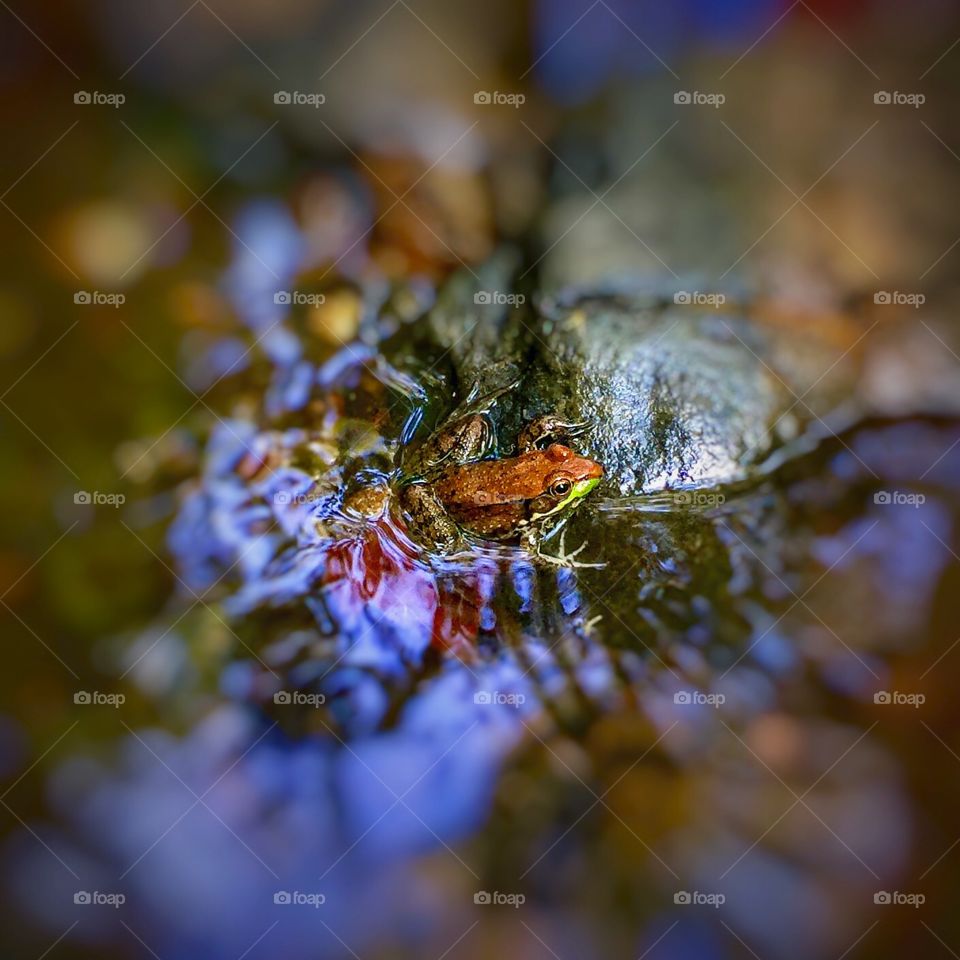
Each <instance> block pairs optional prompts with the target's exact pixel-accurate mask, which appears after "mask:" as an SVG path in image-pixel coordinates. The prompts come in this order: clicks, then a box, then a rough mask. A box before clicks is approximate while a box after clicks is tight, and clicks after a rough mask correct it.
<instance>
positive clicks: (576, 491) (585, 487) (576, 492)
mask: <svg viewBox="0 0 960 960" xmlns="http://www.w3.org/2000/svg"><path fill="white" fill-rule="evenodd" d="M599 482H600V478H599V477H590V479H588V480H578V481H577V482H576V483H575V484H574V485H573V489H571V491H570V495H569V496H568V497H567V498H566V499H565V500H561V501H560V503H558V504H557V505H556V506H555V507H554V508H553V509H552V510H548V511H547V512H546V513H539V514H536V516H534V517H532V518H531V519H533V520H539V519H542V518H543V517H552V516H553V515H554V514H555V513H559V512H560V511H561V510H563V509H564V508H566V507H569V506H570V504H571V503H574V502H575V501H577V500H579V499H581V498H582V497H585V496H586V495H587V494H588V493H589V492H590V491H591V490H592V489H593V488H594V487H595V486H596V485H597V484H598V483H599Z"/></svg>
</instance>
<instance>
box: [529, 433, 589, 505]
mask: <svg viewBox="0 0 960 960" xmlns="http://www.w3.org/2000/svg"><path fill="white" fill-rule="evenodd" d="M539 467H540V470H541V473H542V480H541V490H542V492H541V493H540V494H539V495H538V496H536V497H534V498H533V499H532V501H531V503H530V513H529V518H530V520H531V521H534V520H542V519H543V518H544V517H549V516H551V515H552V514H555V513H559V511H561V510H563V509H565V508H566V507H568V506H570V505H571V504H573V503H575V502H576V501H577V500H580V499H581V498H582V497H585V496H586V495H587V494H588V493H589V492H590V491H591V490H592V489H593V488H594V487H595V486H596V485H597V484H598V483H599V482H600V478H601V477H602V476H603V467H602V466H601V465H600V464H599V463H597V462H596V461H594V460H590V459H588V458H587V457H580V456H577V454H575V453H574V452H573V451H572V450H571V449H570V448H569V447H565V446H563V445H562V444H559V443H553V444H551V445H550V446H549V447H547V449H546V450H544V451H542V453H541V454H540V460H539Z"/></svg>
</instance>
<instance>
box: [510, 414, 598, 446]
mask: <svg viewBox="0 0 960 960" xmlns="http://www.w3.org/2000/svg"><path fill="white" fill-rule="evenodd" d="M585 426H586V423H570V422H569V421H567V420H561V419H560V418H559V417H557V416H554V415H553V414H546V415H544V416H542V417H537V418H536V419H534V420H531V421H530V422H529V423H528V424H527V425H526V426H525V427H524V428H523V429H522V430H521V431H520V435H519V437H517V447H518V451H517V452H518V453H530V451H531V450H538V449H540V448H541V447H542V446H544V442H545V441H548V442H549V443H562V444H563V445H564V446H569V444H570V440H571V439H572V438H573V437H574V436H576V435H577V433H579V432H580V431H581V430H582V429H583V428H584V427H585Z"/></svg>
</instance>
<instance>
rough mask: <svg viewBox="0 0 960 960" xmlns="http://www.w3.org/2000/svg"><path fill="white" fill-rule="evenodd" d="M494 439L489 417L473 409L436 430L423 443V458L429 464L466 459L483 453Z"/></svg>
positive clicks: (472, 458)
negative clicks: (424, 443) (474, 411)
mask: <svg viewBox="0 0 960 960" xmlns="http://www.w3.org/2000/svg"><path fill="white" fill-rule="evenodd" d="M495 443H496V436H495V434H494V429H493V424H492V423H491V422H490V420H489V418H488V417H485V416H483V415H482V414H479V413H474V414H470V415H468V416H466V417H461V418H460V419H459V420H455V421H454V422H453V423H450V424H448V425H447V426H445V427H443V428H442V429H440V430H438V431H437V434H436V436H434V437H433V438H432V439H431V440H430V441H428V443H427V444H426V445H425V447H424V451H423V455H424V460H425V462H426V463H427V465H428V466H430V467H438V466H446V465H447V464H457V463H469V462H470V461H471V460H479V459H481V458H482V457H484V456H485V455H486V454H487V453H488V452H489V451H490V450H491V449H492V448H493V446H494V445H495Z"/></svg>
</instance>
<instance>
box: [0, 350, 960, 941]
mask: <svg viewBox="0 0 960 960" xmlns="http://www.w3.org/2000/svg"><path fill="white" fill-rule="evenodd" d="M296 344H297V341H296V340H295V339H292V338H288V340H287V350H286V354H285V356H286V357H287V362H285V363H279V362H277V361H276V359H273V360H270V359H269V358H267V357H263V358H262V359H260V360H258V361H257V362H256V363H254V364H253V365H252V366H251V368H250V369H251V371H253V370H257V371H258V373H257V377H256V380H257V381H258V382H259V386H251V384H250V382H249V378H247V377H242V378H240V381H238V383H237V384H235V389H237V390H241V388H242V394H243V396H244V397H245V401H244V409H246V410H247V411H248V416H245V417H241V416H233V417H229V418H224V419H223V420H220V421H219V422H217V423H215V424H214V425H213V429H212V432H211V434H210V436H209V438H208V439H207V440H206V441H205V444H204V447H203V452H202V454H201V458H200V461H199V464H198V469H197V471H196V479H193V480H188V481H185V482H184V483H182V484H180V486H179V489H178V492H177V507H176V517H175V519H174V520H173V522H172V523H171V524H170V526H169V534H168V538H167V540H168V547H169V550H170V554H171V556H172V558H173V561H174V569H173V576H174V578H175V580H176V584H177V589H176V593H177V599H176V600H175V601H173V602H172V603H171V604H170V605H168V606H167V607H166V608H165V609H163V610H162V611H160V612H159V613H158V615H157V617H156V619H155V620H154V622H153V623H151V624H149V625H148V626H147V627H146V628H145V629H143V630H142V631H139V632H138V634H136V635H134V636H127V637H125V638H124V639H123V640H122V641H120V642H117V643H115V644H113V645H111V647H110V649H109V652H107V653H106V654H105V656H106V661H107V663H108V664H109V667H108V672H109V673H113V674H114V675H115V676H117V677H118V678H119V679H120V680H121V681H122V683H123V684H124V685H125V686H129V687H130V688H131V689H133V690H135V691H136V695H135V700H136V703H137V710H138V711H140V717H139V719H137V720H136V721H134V722H132V723H128V721H127V719H125V718H126V717H128V716H130V714H129V713H128V712H126V711H127V710H129V706H128V707H126V708H125V711H124V712H123V713H118V719H119V721H120V723H121V725H122V727H123V729H120V730H117V729H116V728H114V730H113V732H107V731H105V732H104V735H103V737H102V738H101V742H100V744H99V746H97V747H96V749H95V751H94V752H93V754H92V755H90V756H88V757H86V758H82V757H81V756H75V757H73V758H72V759H70V760H68V761H67V762H65V763H62V764H59V765H58V766H57V767H56V768H55V769H54V770H53V771H52V772H51V774H50V778H49V784H50V786H49V794H48V797H47V807H48V814H47V816H46V817H45V818H44V819H43V821H42V823H38V824H37V826H35V827H33V828H29V829H36V830H38V832H39V833H40V834H41V835H42V836H43V838H44V842H45V843H46V844H47V845H48V847H49V848H50V849H52V850H55V851H56V855H55V857H53V858H51V857H50V856H49V854H48V852H47V851H46V850H44V849H43V848H42V847H40V848H38V847H37V845H36V844H35V842H34V841H33V840H32V839H31V838H30V837H29V836H28V835H26V834H24V835H22V836H19V837H15V839H14V842H13V844H12V847H11V850H10V851H9V852H8V853H9V855H8V860H7V862H8V864H9V865H10V866H9V868H8V869H10V870H12V871H13V873H14V875H15V876H17V877H18V878H20V881H21V882H20V883H19V884H18V888H19V889H20V890H21V891H32V890H35V889H37V887H38V885H40V886H42V887H43V888H44V889H48V890H50V891H52V895H51V900H50V901H45V902H43V903H42V904H41V905H40V909H39V910H38V909H37V907H38V904H37V903H36V901H35V899H34V898H33V896H32V895H28V896H26V897H25V898H22V902H21V903H20V908H21V909H22V910H24V911H26V912H27V913H28V914H31V915H34V918H35V920H36V921H41V920H42V922H43V924H44V925H47V926H49V927H50V928H51V929H54V928H56V927H58V926H67V925H69V923H70V922H71V920H72V919H73V918H75V916H76V910H77V909H79V908H78V907H76V906H74V905H73V904H72V903H71V902H70V901H71V899H72V894H73V892H74V891H75V890H76V889H78V887H79V888H82V889H84V890H88V889H89V890H91V891H93V890H95V891H100V892H108V893H121V892H122V894H123V896H124V897H125V903H124V904H123V908H122V910H119V909H117V910H111V909H108V908H103V909H102V910H100V911H99V913H98V916H97V922H96V923H95V924H93V925H90V924H89V923H85V924H84V928H83V938H84V939H85V940H86V941H88V942H89V944H90V946H91V949H94V950H97V951H99V950H102V949H106V946H105V945H106V944H112V945H113V946H112V947H111V949H114V950H121V951H122V950H125V949H127V947H129V937H130V934H129V932H128V931H127V929H125V926H124V924H128V925H129V928H130V929H133V930H136V931H137V934H138V936H139V937H142V938H143V939H144V941H145V942H147V943H149V944H151V946H152V948H153V949H155V950H157V952H158V954H159V955H161V956H187V955H192V954H194V953H201V952H202V953H203V955H204V956H207V957H214V958H216V957H224V958H232V957H235V956H237V955H239V954H240V953H242V952H243V951H244V950H246V949H248V948H249V947H250V945H251V944H253V943H254V942H257V938H258V937H260V936H264V938H265V939H264V943H265V944H266V943H269V947H266V946H265V947H264V949H265V950H266V954H265V955H271V956H275V955H284V956H291V957H299V956H303V957H307V956H316V955H318V953H319V954H320V955H323V956H328V955H329V956H339V955H341V953H343V954H344V955H349V953H350V952H352V951H355V952H356V953H357V954H359V955H361V956H363V955H371V954H372V955H381V954H382V955H389V956H397V957H403V956H411V957H413V956H418V957H419V956H424V955H431V954H433V953H436V954H437V955H439V954H440V953H442V951H443V950H444V949H447V948H448V947H449V946H450V945H451V944H453V943H454V942H457V940H458V937H463V940H462V941H460V942H461V946H460V947H458V949H459V950H460V951H461V955H465V956H473V955H476V956H484V955H488V954H489V952H490V951H491V950H494V949H508V950H513V951H515V952H523V953H525V952H526V951H527V950H528V949H529V941H530V938H531V936H532V937H533V938H534V940H535V941H536V940H542V941H543V943H544V944H547V945H550V947H549V948H544V949H547V952H549V949H556V950H557V951H558V954H559V955H561V956H562V955H570V956H579V955H584V954H590V955H598V954H599V955H604V956H628V955H634V954H636V955H640V954H642V953H643V952H644V951H649V952H648V954H647V955H648V956H652V957H657V956H664V957H667V956H670V957H674V956H680V955H685V954H686V953H687V952H692V953H693V954H695V955H697V956H712V955H717V956H739V955H744V956H748V955H750V951H751V950H756V951H758V952H759V953H760V954H761V955H764V956H776V957H803V958H811V957H819V956H823V957H830V956H834V955H836V954H837V953H839V952H841V951H842V950H843V949H846V947H848V946H849V945H850V944H851V943H852V942H853V941H854V940H855V939H856V938H857V937H858V936H859V935H861V934H863V932H864V931H865V930H867V929H868V928H869V927H870V924H871V923H872V922H875V921H876V916H877V915H876V910H877V906H876V904H875V902H874V897H875V895H876V894H878V892H882V891H906V892H909V893H911V894H915V893H925V892H930V899H931V900H933V899H934V897H935V896H936V894H935V893H933V892H932V891H931V885H930V882H929V880H930V878H929V877H928V876H927V873H929V872H930V871H931V870H933V869H934V866H933V861H934V859H935V856H936V855H937V851H938V849H939V847H938V845H939V844H942V840H943V831H944V830H946V829H947V824H948V823H949V817H950V816H951V811H952V804H951V803H950V802H949V801H948V800H947V795H948V794H947V793H946V791H944V789H943V787H944V782H945V781H946V782H949V783H952V782H953V781H954V780H955V775H954V768H953V767H952V759H951V757H950V754H951V753H952V750H953V748H952V747H951V746H950V741H949V738H950V734H949V730H950V724H951V722H952V719H953V718H952V713H953V711H952V708H951V698H950V696H949V679H948V678H949V671H948V669H946V666H947V664H946V660H947V658H948V656H949V642H948V641H949V630H950V626H949V625H951V624H953V623H955V622H956V613H957V610H956V599H955V591H952V590H951V589H950V585H951V583H952V578H955V576H956V567H954V566H951V562H952V560H953V559H954V557H953V555H952V553H953V550H954V549H955V546H954V544H955V538H956V531H955V521H956V504H957V498H956V486H955V485H956V478H957V476H960V469H958V468H960V450H958V449H957V448H956V447H953V448H951V446H950V444H951V443H952V442H953V440H954V438H955V436H956V429H957V425H956V423H955V422H953V421H950V420H937V419H930V418H928V419H913V420H905V421H903V422H898V421H873V422H868V423H865V424H864V425H862V426H860V427H857V428H854V429H852V430H849V431H848V432H847V433H846V434H845V435H843V436H842V437H839V438H832V439H826V440H824V441H823V442H821V443H820V444H819V445H817V446H816V447H815V448H814V449H813V450H812V451H811V452H809V453H807V454H806V455H804V456H803V457H800V458H797V459H793V460H787V461H786V462H785V463H784V464H783V465H781V466H780V468H779V469H778V470H776V471H774V472H773V473H772V474H769V475H764V476H762V477H761V478H759V479H758V480H756V481H755V482H752V483H749V484H740V485H739V486H738V487H736V488H730V489H729V490H727V491H726V492H724V491H722V490H715V491H701V492H699V493H698V494H697V495H696V496H694V495H693V494H692V493H691V495H690V496H689V497H688V498H686V500H687V501H688V502H683V499H684V498H681V502H678V499H677V497H676V496H675V495H673V496H670V497H668V498H666V499H665V498H664V496H662V495H659V496H658V495H654V496H651V497H649V498H636V499H634V500H626V501H621V502H617V501H604V500H602V499H597V500H596V501H595V502H591V501H590V500H589V498H588V500H587V501H586V502H585V503H584V504H583V505H582V507H581V508H580V509H579V510H577V511H576V512H575V513H574V515H573V517H572V518H571V519H570V520H569V522H568V523H567V524H565V525H564V526H563V527H562V529H559V530H558V531H557V532H556V533H555V534H554V535H553V536H551V537H550V538H549V539H548V540H547V541H546V542H545V543H544V544H543V545H542V550H543V552H544V553H548V554H552V555H558V554H560V553H561V552H562V550H563V549H564V548H565V549H566V551H567V552H570V551H571V550H572V549H573V548H574V547H576V546H580V545H583V551H582V552H581V553H580V554H578V555H577V558H576V559H577V560H578V561H581V562H585V563H589V564H590V565H591V566H589V567H586V566H585V567H582V568H575V567H570V566H568V567H557V566H555V565H551V564H547V563H544V562H542V561H537V560H535V559H534V557H533V556H532V555H531V554H530V553H529V552H527V551H525V550H523V549H520V548H519V547H511V546H509V545H504V546H495V545H489V546H487V547H477V548H474V549H464V550H462V551H461V552H460V553H458V554H455V555H453V556H451V557H441V556H435V555H430V554H429V553H427V552H425V551H424V550H423V549H422V548H421V547H420V546H419V545H417V544H416V543H414V542H413V541H412V540H411V539H410V537H409V536H408V534H407V533H406V532H405V531H404V530H403V528H402V525H401V524H400V523H399V522H398V521H397V519H396V514H395V511H393V510H391V505H390V500H389V496H386V497H385V496H384V495H385V494H387V493H388V491H389V480H390V475H391V474H390V471H391V468H392V462H393V458H394V456H395V454H396V451H397V449H398V446H399V444H400V441H401V439H402V437H403V436H404V429H405V425H406V426H407V427H408V426H409V423H410V407H411V403H416V402H418V401H420V400H421V399H422V398H424V397H426V398H429V397H430V396H431V391H432V390H435V387H436V385H435V384H434V385H431V384H429V383H426V384H423V385H422V386H423V390H422V391H421V390H420V389H419V386H418V385H416V383H415V380H413V379H411V378H410V377H409V376H408V375H403V374H402V372H398V371H394V372H393V374H392V375H391V376H390V377H387V378H385V377H381V376H380V374H381V373H382V370H383V367H381V366H380V365H379V363H378V361H377V360H376V359H375V358H376V352H375V346H376V344H375V341H374V340H373V339H371V337H370V336H368V337H367V339H366V340H365V342H364V343H363V344H362V345H359V344H358V345H350V346H347V347H345V348H342V349H341V350H340V351H330V352H329V355H328V356H324V357H315V358H312V359H307V357H306V351H304V350H300V349H297V348H296ZM216 348H217V347H216V344H211V345H210V349H211V350H215V349H216ZM259 351H260V348H259V347H258V348H256V349H255V355H256V354H258V353H259ZM265 370H266V371H268V372H269V376H267V377H264V375H263V374H264V371H265ZM384 380H386V385H385V383H384ZM245 381H246V382H245ZM311 381H313V382H314V383H315V384H316V386H315V387H314V388H313V389H311V390H305V389H302V388H301V389H298V388H296V386H295V385H296V384H297V383H298V382H299V383H309V382H311ZM411 398H413V399H412V400H411ZM308 410H309V415H307V411H308ZM429 418H430V415H429V414H428V415H427V419H429ZM298 420H299V421H301V424H302V423H303V421H306V425H296V426H285V425H284V424H290V423H294V424H295V423H297V422H298ZM917 465H922V466H923V471H922V472H923V479H922V480H919V479H917V477H918V476H919V472H918V470H917ZM158 472H159V473H161V474H162V473H163V471H162V469H161V470H159V471H158ZM361 490H366V491H367V492H368V493H370V492H371V491H372V492H373V493H374V496H373V497H372V498H370V499H368V500H367V501H364V500H362V499H357V498H356V496H355V495H356V493H357V491H361ZM133 507H134V509H136V504H134V505H133ZM135 516H136V514H134V517H135ZM124 522H126V521H124ZM928 638H932V640H931V639H928ZM941 638H942V639H941ZM885 701H890V702H885ZM921 701H922V702H921ZM917 738H922V739H924V740H929V742H927V743H926V744H925V747H924V749H923V750H921V751H918V750H917V749H916V746H915V744H916V740H917ZM938 741H939V742H938ZM941 751H942V756H941V755H939V754H940V753H941ZM945 761H948V762H945ZM950 870H951V867H950V864H949V863H947V864H944V865H943V866H942V867H941V871H942V873H943V874H944V875H946V874H949V872H950ZM24 878H26V880H27V882H23V881H24ZM935 879H936V878H935ZM939 883H940V884H942V883H944V878H943V876H941V877H940V878H939ZM938 886H939V884H937V885H934V887H933V889H934V890H936V889H937V888H938ZM320 895H322V901H323V902H322V903H320V899H321V897H320ZM487 895H489V899H490V900H491V901H492V902H490V903H485V902H483V901H484V899H485V898H486V897H487ZM286 900H290V901H291V902H285V901H286ZM688 900H689V901H690V902H687V901H688ZM897 909H900V910H901V911H904V912H905V911H907V910H911V912H912V909H911V908H910V907H906V906H900V907H898V908H897ZM927 909H929V907H928V908H927ZM268 930H269V936H268V937H267V934H266V933H265V931H268ZM741 942H742V944H743V946H742V945H741ZM347 944H348V945H349V948H346V947H345V946H344V945H347ZM746 944H749V945H750V946H749V947H748V946H745V945H746ZM256 949H258V948H254V952H256ZM874 955H877V954H874Z"/></svg>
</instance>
